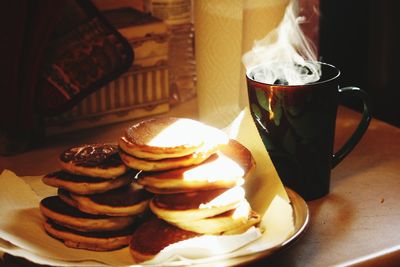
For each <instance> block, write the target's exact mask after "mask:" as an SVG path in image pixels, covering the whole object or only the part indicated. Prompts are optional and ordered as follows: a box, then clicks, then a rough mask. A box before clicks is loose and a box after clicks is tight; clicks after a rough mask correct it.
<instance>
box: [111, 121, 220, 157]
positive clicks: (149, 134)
mask: <svg viewBox="0 0 400 267" xmlns="http://www.w3.org/2000/svg"><path fill="white" fill-rule="evenodd" d="M226 142H227V137H226V135H225V134H224V133H223V132H222V131H220V130H218V129H216V128H213V127H211V126H207V125H205V124H203V123H201V122H198V121H195V120H191V119H186V118H172V117H164V118H153V119H148V120H144V121H142V122H139V123H137V124H135V125H133V126H131V127H129V128H128V129H127V130H126V131H125V135H124V136H122V137H121V138H120V139H119V142H118V144H119V146H120V148H121V149H122V150H124V151H125V153H127V154H129V155H132V156H134V157H136V158H141V159H148V160H160V159H170V158H180V157H183V156H186V155H190V154H193V153H195V152H196V151H199V149H200V148H201V147H202V149H203V151H205V150H210V149H211V150H212V148H213V147H215V146H218V145H219V144H223V143H226Z"/></svg>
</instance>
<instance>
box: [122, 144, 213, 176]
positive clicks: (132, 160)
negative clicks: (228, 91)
mask: <svg viewBox="0 0 400 267" xmlns="http://www.w3.org/2000/svg"><path fill="white" fill-rule="evenodd" d="M217 151H218V147H206V146H203V147H201V148H200V149H199V150H196V152H194V153H192V154H190V155H186V156H183V157H179V158H167V159H160V160H147V159H141V158H137V157H134V156H132V155H129V154H127V153H125V152H123V151H120V156H121V159H122V161H123V162H124V163H125V164H126V165H127V166H128V167H130V168H132V169H136V170H143V171H164V170H171V169H176V168H182V167H187V166H191V165H197V164H200V163H202V162H204V161H205V160H207V159H208V158H209V157H210V156H211V155H212V154H214V153H215V152H217Z"/></svg>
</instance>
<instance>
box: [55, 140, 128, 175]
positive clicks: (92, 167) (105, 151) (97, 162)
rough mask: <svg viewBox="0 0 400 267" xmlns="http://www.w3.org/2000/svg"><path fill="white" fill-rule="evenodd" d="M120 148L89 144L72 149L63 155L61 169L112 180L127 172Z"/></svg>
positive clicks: (60, 159)
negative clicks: (120, 155)
mask: <svg viewBox="0 0 400 267" xmlns="http://www.w3.org/2000/svg"><path fill="white" fill-rule="evenodd" d="M118 150H119V148H118V146H117V145H112V144H89V145H81V146H76V147H71V148H69V149H67V150H65V151H64V152H63V153H61V155H60V157H59V163H60V165H61V168H62V169H64V170H65V171H67V172H69V173H73V174H78V175H84V176H89V177H96V178H104V179H112V178H116V177H118V176H120V175H122V174H124V173H125V172H126V171H127V168H126V166H125V165H124V164H123V162H122V161H121V159H120V157H119V154H118Z"/></svg>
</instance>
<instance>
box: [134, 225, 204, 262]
mask: <svg viewBox="0 0 400 267" xmlns="http://www.w3.org/2000/svg"><path fill="white" fill-rule="evenodd" d="M196 236H199V234H197V233H194V232H190V231H185V230H182V229H180V228H178V227H176V226H173V225H171V224H168V223H167V222H165V221H163V220H161V219H158V218H151V219H150V220H148V221H146V222H144V223H143V224H141V225H140V226H139V227H138V228H137V229H136V230H135V232H134V233H133V235H132V239H131V241H130V243H129V251H130V253H131V255H132V257H133V258H134V259H135V261H136V262H142V261H146V260H150V259H152V258H153V257H154V256H156V255H157V254H158V253H159V252H160V251H161V250H163V249H164V248H165V247H167V246H169V245H171V244H174V243H176V242H179V241H183V240H186V239H189V238H193V237H196Z"/></svg>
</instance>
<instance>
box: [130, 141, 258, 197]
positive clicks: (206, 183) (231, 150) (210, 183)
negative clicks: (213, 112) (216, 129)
mask: <svg viewBox="0 0 400 267" xmlns="http://www.w3.org/2000/svg"><path fill="white" fill-rule="evenodd" d="M254 167H255V161H254V159H253V157H252V155H251V153H250V151H249V150H248V149H247V148H246V147H244V146H243V145H241V144H240V143H239V142H237V141H235V140H233V139H231V140H230V141H229V143H228V144H225V145H222V146H220V149H219V151H218V152H217V153H215V154H213V155H212V156H210V157H209V158H208V159H207V160H206V161H204V162H203V163H201V164H199V165H195V166H190V167H185V168H178V169H172V170H167V171H158V172H141V173H139V175H138V176H139V180H138V182H139V183H140V184H141V185H143V186H145V187H146V189H147V190H149V191H151V192H153V193H156V194H173V193H181V192H190V191H196V190H210V189H218V188H230V187H234V186H237V185H241V184H243V182H244V179H246V178H247V177H248V176H249V175H250V174H251V171H252V170H253V169H254Z"/></svg>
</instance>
